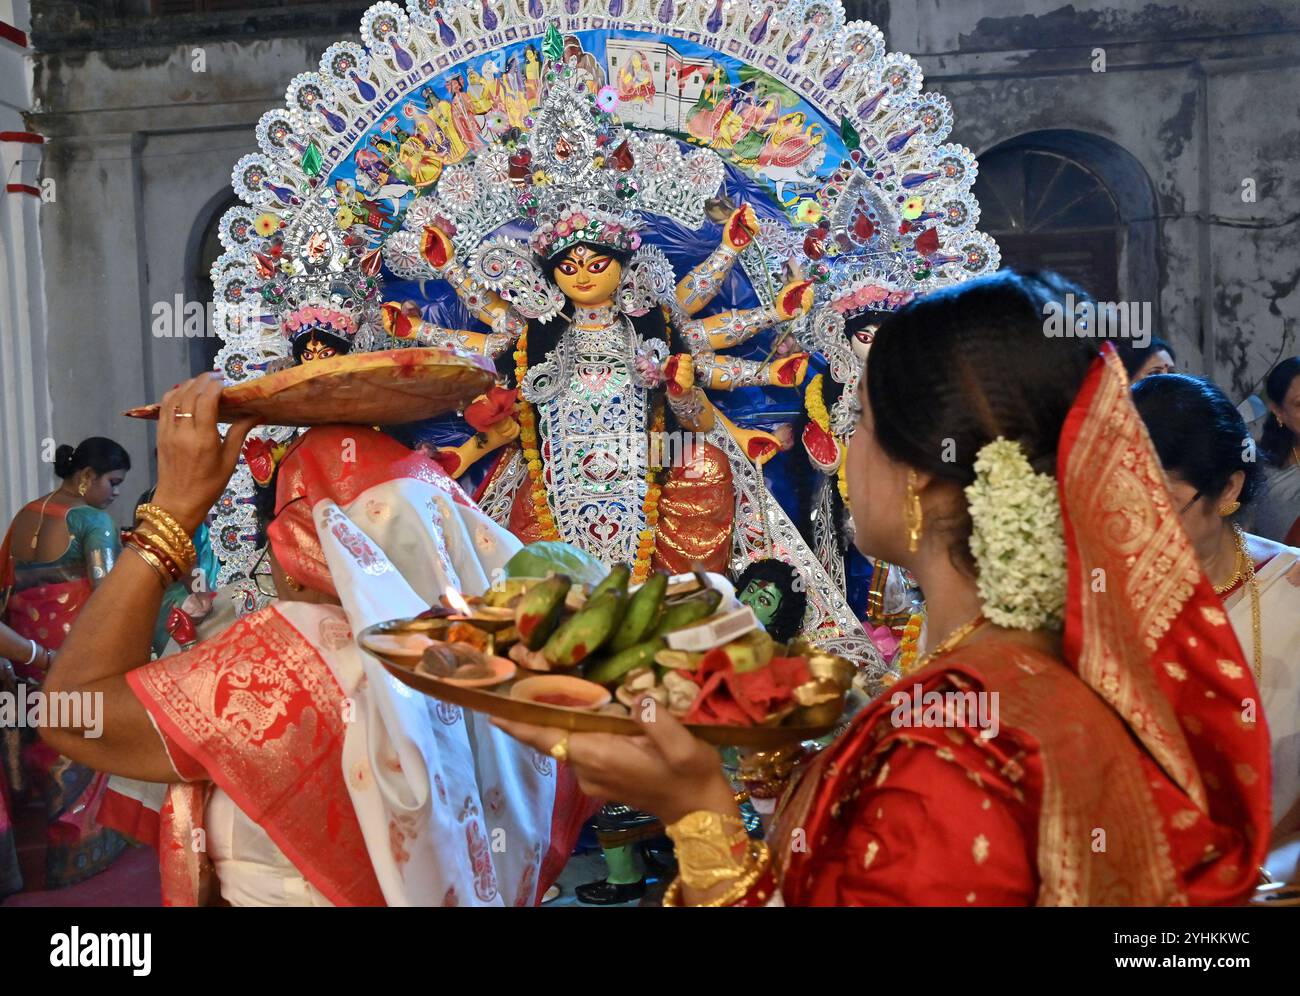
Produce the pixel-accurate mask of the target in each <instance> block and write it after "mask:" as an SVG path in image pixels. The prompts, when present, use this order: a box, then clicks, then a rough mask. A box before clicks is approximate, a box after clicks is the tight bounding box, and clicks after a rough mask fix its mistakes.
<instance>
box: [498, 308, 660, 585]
mask: <svg viewBox="0 0 1300 996" xmlns="http://www.w3.org/2000/svg"><path fill="white" fill-rule="evenodd" d="M527 373H528V331H527V330H526V329H525V330H524V331H523V332H522V333H521V334H520V336H519V341H518V343H517V344H516V346H515V383H516V384H519V385H520V386H522V385H523V383H524V377H525V376H526V375H527ZM517 407H518V411H519V443H520V446H521V447H522V448H523V454H524V461H525V462H526V463H527V465H528V481H529V495H530V497H531V498H532V502H533V509H534V511H535V512H536V514H537V525H538V527H539V528H540V529H541V533H542V538H543V539H546V540H559V539H560V538H561V537H560V531H559V529H558V528H557V527H556V525H555V516H554V514H553V513H552V512H551V504H550V502H549V501H547V500H546V484H545V476H544V474H543V468H542V454H541V451H540V450H539V449H538V448H537V416H536V414H535V412H534V410H533V406H532V404H531V403H530V402H528V401H526V400H525V399H524V397H523V393H522V392H521V393H520V396H519V401H518V402H517ZM663 431H664V403H663V399H662V398H660V399H658V402H657V403H656V404H655V409H654V417H653V420H652V426H651V433H652V434H653V435H654V436H660V435H662V433H663ZM658 469H659V468H657V467H647V468H646V475H645V481H646V493H645V504H644V506H643V509H642V511H643V512H644V514H645V522H646V528H645V529H642V530H641V531H640V532H639V533H638V534H637V539H638V542H637V552H636V560H635V562H634V563H633V565H632V578H631V581H632V583H633V584H640V583H641V582H643V581H645V579H646V578H648V577H649V576H650V562H651V559H652V558H653V557H654V549H655V532H656V529H657V527H658V525H659V494H660V492H661V491H662V485H661V484H659V482H658V481H657V480H655V476H656V472H657V470H658Z"/></svg>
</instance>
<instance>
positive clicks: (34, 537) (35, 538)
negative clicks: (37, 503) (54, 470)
mask: <svg viewBox="0 0 1300 996" xmlns="http://www.w3.org/2000/svg"><path fill="white" fill-rule="evenodd" d="M62 490H63V486H62V485H59V487H57V488H55V489H54V490H53V491H51V492H50V493H49V494H48V495H46V496H45V500H44V501H43V502H41V514H40V517H39V518H37V520H36V531H35V532H34V533H32V549H33V550H35V549H36V544H37V543H39V542H40V539H41V526H43V525H45V508H46V506H47V505H49V503H50V499H51V498H53V497H54V496H55V495H57V494H58V493H59V492H60V491H62Z"/></svg>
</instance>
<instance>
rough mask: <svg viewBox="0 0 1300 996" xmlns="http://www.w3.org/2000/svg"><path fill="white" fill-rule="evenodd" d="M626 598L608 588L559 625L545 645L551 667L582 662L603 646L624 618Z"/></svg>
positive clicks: (545, 652)
mask: <svg viewBox="0 0 1300 996" xmlns="http://www.w3.org/2000/svg"><path fill="white" fill-rule="evenodd" d="M626 603H627V599H626V597H625V596H624V595H621V594H620V593H619V592H617V591H606V592H605V594H603V595H601V596H600V597H599V598H592V599H588V600H587V604H586V605H584V606H583V607H582V610H581V611H580V612H578V613H577V614H575V615H573V616H571V617H570V618H569V619H567V620H565V621H564V622H563V623H561V624H560V627H559V629H557V630H556V631H555V632H554V633H552V634H551V637H550V639H548V640H547V641H546V644H545V646H543V647H542V655H543V656H544V657H545V658H546V660H547V661H548V662H549V663H550V664H551V666H552V667H557V668H565V667H573V666H574V665H575V664H581V663H582V662H583V661H584V660H586V659H587V658H588V657H590V656H591V655H592V654H593V653H595V652H596V651H597V650H599V649H600V647H601V646H602V645H603V644H604V643H605V641H606V640H608V639H609V638H610V636H611V635H612V634H613V632H614V630H615V628H616V627H617V626H618V624H619V622H620V621H621V620H622V618H623V610H624V609H625V608H626Z"/></svg>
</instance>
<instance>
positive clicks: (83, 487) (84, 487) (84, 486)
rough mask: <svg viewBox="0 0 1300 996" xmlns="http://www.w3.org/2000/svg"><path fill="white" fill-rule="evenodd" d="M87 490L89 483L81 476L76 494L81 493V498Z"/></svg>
mask: <svg viewBox="0 0 1300 996" xmlns="http://www.w3.org/2000/svg"><path fill="white" fill-rule="evenodd" d="M89 490H90V485H89V484H87V483H86V479H85V478H84V477H83V478H82V479H81V483H80V484H78V485H77V494H79V495H81V497H82V498H85V497H86V492H87V491H89Z"/></svg>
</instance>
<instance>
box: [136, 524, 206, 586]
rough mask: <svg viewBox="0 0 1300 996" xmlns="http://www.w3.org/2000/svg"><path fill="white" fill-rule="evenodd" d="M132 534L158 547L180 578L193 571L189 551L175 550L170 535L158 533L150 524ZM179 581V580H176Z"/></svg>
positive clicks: (142, 526) (139, 527)
mask: <svg viewBox="0 0 1300 996" xmlns="http://www.w3.org/2000/svg"><path fill="white" fill-rule="evenodd" d="M132 532H135V533H139V534H140V535H141V537H143V538H144V539H145V540H146V541H148V542H149V543H152V544H153V545H154V546H156V547H158V549H159V550H161V551H162V552H163V553H165V554H166V555H167V557H168V559H170V560H171V562H172V563H173V564H175V565H176V569H177V571H179V572H180V574H181V576H184V575H186V574H189V573H190V571H191V570H193V569H194V564H195V561H194V560H192V559H190V556H189V551H188V550H185V549H180V550H178V549H176V544H175V542H174V541H173V539H172V536H171V534H170V533H168V534H166V535H164V534H163V533H162V532H161V531H159V530H158V529H157V528H156V527H155V526H154V524H153V523H152V522H150V523H148V524H147V525H141V526H137V527H136V528H135V529H133V530H132ZM177 580H179V578H178V579H177Z"/></svg>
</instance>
